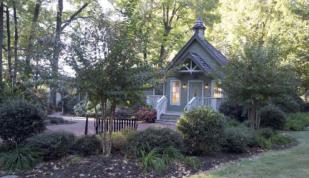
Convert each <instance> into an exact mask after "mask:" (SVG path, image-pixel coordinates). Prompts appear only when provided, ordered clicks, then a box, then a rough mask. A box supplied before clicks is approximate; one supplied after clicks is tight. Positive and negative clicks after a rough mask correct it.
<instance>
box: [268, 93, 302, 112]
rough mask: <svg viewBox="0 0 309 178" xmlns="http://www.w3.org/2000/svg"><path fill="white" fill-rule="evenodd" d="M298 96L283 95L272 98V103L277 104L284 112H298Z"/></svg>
mask: <svg viewBox="0 0 309 178" xmlns="http://www.w3.org/2000/svg"><path fill="white" fill-rule="evenodd" d="M299 99H300V98H299V97H298V96H290V95H284V96H281V97H275V98H272V103H273V104H274V105H276V106H278V107H279V108H280V109H281V110H282V111H284V112H286V113H293V112H299V111H300V109H301V104H302V103H301V102H300V101H299Z"/></svg>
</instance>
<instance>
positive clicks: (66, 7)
mask: <svg viewBox="0 0 309 178" xmlns="http://www.w3.org/2000/svg"><path fill="white" fill-rule="evenodd" d="M98 1H99V3H100V5H101V6H102V9H103V10H104V11H105V10H106V11H109V10H112V9H113V6H112V4H111V3H110V2H109V1H108V0H98ZM49 7H50V8H51V9H52V10H54V11H56V10H57V1H56V0H54V1H53V3H52V5H51V6H50V4H49ZM77 8H78V7H76V6H74V5H72V4H71V3H70V2H69V0H64V1H63V11H64V12H65V11H74V10H77ZM63 38H64V39H65V37H63ZM59 62H60V65H59V66H62V69H63V71H62V73H63V74H65V75H69V76H74V75H75V71H74V70H73V69H72V68H71V67H70V66H69V65H67V64H66V63H65V62H64V60H63V59H61V57H60V61H59Z"/></svg>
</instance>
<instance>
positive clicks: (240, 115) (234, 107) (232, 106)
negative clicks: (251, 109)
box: [219, 100, 247, 122]
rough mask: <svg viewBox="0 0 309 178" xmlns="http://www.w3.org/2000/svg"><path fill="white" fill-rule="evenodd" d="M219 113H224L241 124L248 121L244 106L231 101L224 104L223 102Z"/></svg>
mask: <svg viewBox="0 0 309 178" xmlns="http://www.w3.org/2000/svg"><path fill="white" fill-rule="evenodd" d="M219 111H220V112H222V113H223V114H224V115H226V116H228V117H231V118H233V119H236V120H238V121H240V122H242V121H244V120H246V118H247V117H246V115H245V113H244V112H243V111H244V109H243V106H241V105H240V104H237V103H234V102H232V101H230V100H225V101H224V102H222V103H221V105H220V107H219Z"/></svg>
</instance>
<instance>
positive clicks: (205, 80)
mask: <svg viewBox="0 0 309 178" xmlns="http://www.w3.org/2000/svg"><path fill="white" fill-rule="evenodd" d="M171 80H180V86H181V93H180V105H171V99H170V98H171V92H170V87H171V83H170V82H171ZM189 80H201V81H202V85H203V93H204V97H207V96H210V85H211V78H210V77H207V76H205V74H203V73H199V74H192V75H191V74H176V75H173V76H170V77H168V78H167V80H166V82H165V95H166V97H167V111H177V112H182V111H183V110H184V107H185V106H186V104H187V103H188V90H189V83H188V82H189ZM184 84H185V85H186V87H183V86H184ZM206 84H208V86H209V87H208V89H205V85H206Z"/></svg>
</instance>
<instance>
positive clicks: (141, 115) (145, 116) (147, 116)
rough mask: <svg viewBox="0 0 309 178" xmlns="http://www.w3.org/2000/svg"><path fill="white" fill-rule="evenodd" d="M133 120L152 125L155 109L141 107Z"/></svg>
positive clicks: (155, 113) (155, 115)
mask: <svg viewBox="0 0 309 178" xmlns="http://www.w3.org/2000/svg"><path fill="white" fill-rule="evenodd" d="M135 118H136V119H137V120H139V121H144V122H147V123H154V122H155V121H156V118H157V111H156V110H155V109H148V108H146V107H141V108H139V109H138V110H137V111H136V113H135Z"/></svg>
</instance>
